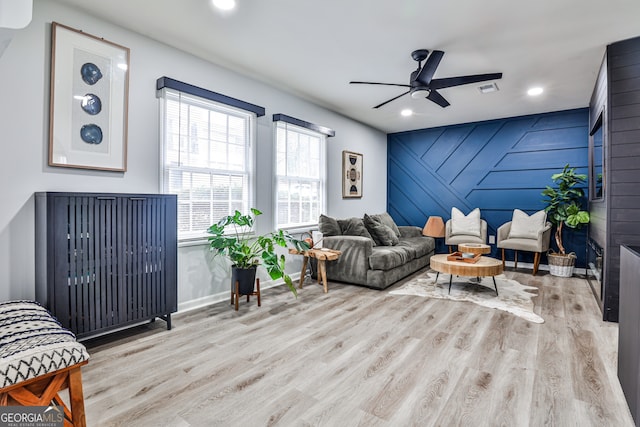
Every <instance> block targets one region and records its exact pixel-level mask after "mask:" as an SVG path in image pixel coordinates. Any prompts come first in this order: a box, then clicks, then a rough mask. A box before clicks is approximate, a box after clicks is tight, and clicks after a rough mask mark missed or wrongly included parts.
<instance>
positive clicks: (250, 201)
mask: <svg viewBox="0 0 640 427" xmlns="http://www.w3.org/2000/svg"><path fill="white" fill-rule="evenodd" d="M157 89H158V92H157V97H158V98H159V100H160V107H159V122H160V132H161V134H160V138H161V147H160V150H159V151H160V168H161V170H160V174H159V180H160V189H161V191H162V193H165V194H174V193H169V180H168V179H169V175H168V174H169V173H170V171H175V170H177V171H185V172H202V173H205V174H209V176H210V177H213V176H214V175H215V174H216V172H222V174H228V175H229V176H232V175H233V174H234V173H237V174H238V175H243V176H246V187H247V194H246V195H244V194H243V197H242V198H243V204H244V202H245V200H246V204H247V206H246V208H247V210H248V209H249V208H250V207H252V206H254V204H255V200H256V182H257V178H256V166H257V164H256V152H257V149H256V146H257V134H258V130H257V126H258V124H257V117H258V116H260V115H264V109H263V108H262V107H259V106H255V105H253V104H248V103H245V102H244V101H240V100H236V99H235V98H230V97H227V96H225V95H221V94H218V93H216V92H211V91H208V90H206V89H201V88H197V87H195V86H192V85H188V84H186V83H182V82H178V81H176V80H173V79H168V78H166V77H163V78H161V79H158V84H157ZM172 98H173V99H172ZM175 100H178V102H181V103H187V104H189V105H192V106H197V107H200V108H205V109H207V110H209V111H215V112H217V113H221V114H225V115H226V116H227V117H228V116H234V117H241V118H242V119H243V120H244V121H245V123H244V126H245V138H246V141H245V144H244V150H245V158H244V162H245V167H244V168H243V169H242V170H240V171H236V170H231V169H229V168H213V167H199V166H192V165H188V166H183V165H177V166H174V165H168V164H167V163H166V162H167V149H168V143H169V141H170V138H168V135H167V131H168V129H167V114H166V113H167V102H168V101H175ZM247 106H249V108H248V109H247V108H244V107H247ZM187 129H188V130H187V137H189V136H190V130H189V127H188V128H187ZM210 130H211V129H210V128H209V129H208V131H209V132H210ZM207 140H208V141H209V143H210V142H211V141H212V140H211V137H210V133H209V135H208V137H207ZM207 153H208V154H207V158H209V156H210V154H211V148H210V147H209V149H208V150H207ZM209 166H210V165H209ZM210 188H211V187H210ZM243 193H244V191H243ZM214 200H215V198H214V193H213V192H211V194H210V199H209V201H210V203H213V202H214ZM230 200H231V199H230V198H228V199H226V201H227V202H230ZM189 203H193V201H192V200H190V201H189ZM232 213H233V212H229V214H232ZM189 217H190V221H191V222H193V216H192V213H190V214H189ZM211 221H215V218H211ZM206 238H207V233H206V229H203V230H202V231H193V230H192V231H188V232H184V231H183V232H180V231H179V232H178V241H179V242H188V241H202V242H205V241H206Z"/></svg>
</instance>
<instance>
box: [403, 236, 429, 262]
mask: <svg viewBox="0 0 640 427" xmlns="http://www.w3.org/2000/svg"><path fill="white" fill-rule="evenodd" d="M398 246H405V247H407V248H410V249H411V250H412V251H413V252H414V258H421V257H423V256H425V255H428V254H430V253H432V252H433V251H434V250H435V247H436V243H435V240H434V239H433V238H431V237H424V236H420V237H404V238H402V239H400V242H399V243H398Z"/></svg>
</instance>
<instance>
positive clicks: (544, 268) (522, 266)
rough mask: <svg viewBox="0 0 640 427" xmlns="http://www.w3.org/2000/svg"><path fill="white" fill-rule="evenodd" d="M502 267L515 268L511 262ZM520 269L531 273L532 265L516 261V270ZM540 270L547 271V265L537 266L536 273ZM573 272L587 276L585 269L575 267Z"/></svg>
mask: <svg viewBox="0 0 640 427" xmlns="http://www.w3.org/2000/svg"><path fill="white" fill-rule="evenodd" d="M504 265H505V267H511V268H514V267H515V263H514V262H513V261H506V262H505V263H504ZM520 268H526V269H529V270H532V271H533V264H532V263H530V262H520V261H518V269H520ZM540 270H542V271H549V265H548V264H540V265H538V271H540ZM573 271H574V273H575V274H579V275H583V276H585V275H586V274H587V269H586V268H578V267H575V268H574V269H573Z"/></svg>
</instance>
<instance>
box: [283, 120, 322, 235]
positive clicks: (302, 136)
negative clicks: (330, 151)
mask: <svg viewBox="0 0 640 427" xmlns="http://www.w3.org/2000/svg"><path fill="white" fill-rule="evenodd" d="M274 118H275V117H274ZM325 145H326V136H325V134H323V133H321V132H317V131H314V130H311V129H308V128H305V127H301V126H296V125H294V124H291V123H287V122H286V121H282V120H279V121H277V124H276V228H296V227H308V226H312V225H314V224H317V223H318V217H319V216H320V213H321V212H323V211H324V204H325V199H326V194H325V176H326V166H325V152H326V149H325Z"/></svg>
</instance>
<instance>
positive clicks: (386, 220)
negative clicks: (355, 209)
mask: <svg viewBox="0 0 640 427" xmlns="http://www.w3.org/2000/svg"><path fill="white" fill-rule="evenodd" d="M369 216H370V217H372V218H375V219H377V220H379V221H380V222H381V223H382V224H384V225H386V226H387V227H389V228H390V229H391V230H393V232H394V233H395V235H396V237H400V229H399V228H398V226H397V225H396V222H395V221H394V220H393V218H392V217H391V215H389V212H383V213H381V214H378V215H369ZM365 225H366V224H365Z"/></svg>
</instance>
